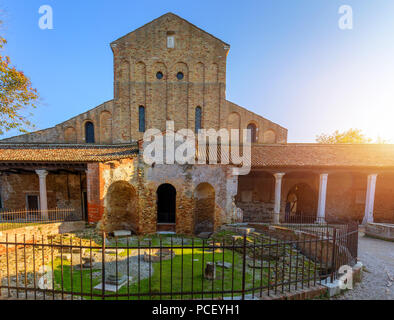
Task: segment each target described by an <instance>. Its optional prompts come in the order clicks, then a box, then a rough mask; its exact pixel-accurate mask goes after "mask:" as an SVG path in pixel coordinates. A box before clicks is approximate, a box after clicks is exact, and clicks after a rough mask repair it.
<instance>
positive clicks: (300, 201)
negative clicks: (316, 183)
mask: <svg viewBox="0 0 394 320" xmlns="http://www.w3.org/2000/svg"><path fill="white" fill-rule="evenodd" d="M286 202H287V204H288V205H287V206H288V208H287V210H288V213H287V215H288V217H289V218H290V219H293V220H294V218H303V219H308V218H310V219H312V220H313V219H316V210H317V208H316V204H317V197H316V195H315V192H314V191H313V189H312V188H311V187H310V186H309V185H308V184H306V183H300V184H296V185H295V186H293V188H291V190H290V191H289V193H288V195H287V199H286ZM312 220H311V221H312Z"/></svg>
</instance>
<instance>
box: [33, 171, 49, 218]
mask: <svg viewBox="0 0 394 320" xmlns="http://www.w3.org/2000/svg"><path fill="white" fill-rule="evenodd" d="M36 173H37V174H38V178H39V181H40V210H41V218H42V219H44V220H47V219H48V200H47V182H46V178H47V175H48V171H46V170H36Z"/></svg>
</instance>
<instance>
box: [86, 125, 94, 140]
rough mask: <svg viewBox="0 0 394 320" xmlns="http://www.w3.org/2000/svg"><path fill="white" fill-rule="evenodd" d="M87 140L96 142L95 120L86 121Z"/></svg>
mask: <svg viewBox="0 0 394 320" xmlns="http://www.w3.org/2000/svg"><path fill="white" fill-rule="evenodd" d="M85 141H86V143H94V124H93V122H90V121H88V122H86V123H85Z"/></svg>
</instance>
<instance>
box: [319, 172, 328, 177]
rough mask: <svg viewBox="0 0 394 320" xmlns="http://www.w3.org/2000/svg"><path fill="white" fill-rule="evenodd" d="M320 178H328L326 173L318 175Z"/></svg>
mask: <svg viewBox="0 0 394 320" xmlns="http://www.w3.org/2000/svg"><path fill="white" fill-rule="evenodd" d="M320 177H322V178H327V177H328V173H320Z"/></svg>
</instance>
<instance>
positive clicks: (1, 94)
mask: <svg viewBox="0 0 394 320" xmlns="http://www.w3.org/2000/svg"><path fill="white" fill-rule="evenodd" d="M0 24H1V21H0ZM6 44H7V41H6V40H5V39H4V38H3V37H1V36H0V135H1V134H4V132H6V131H9V130H11V129H17V130H19V131H20V132H24V133H25V132H27V130H26V128H32V127H34V125H33V124H32V123H31V122H30V120H29V116H31V112H28V110H29V108H36V103H37V101H38V98H39V96H38V93H37V90H36V89H35V88H33V86H32V83H31V81H30V79H29V78H28V77H26V76H25V74H24V73H23V72H22V71H19V70H17V69H16V68H15V67H14V66H12V65H11V60H10V58H9V57H8V56H5V55H2V53H1V51H2V50H3V48H4V46H5V45H6Z"/></svg>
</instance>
